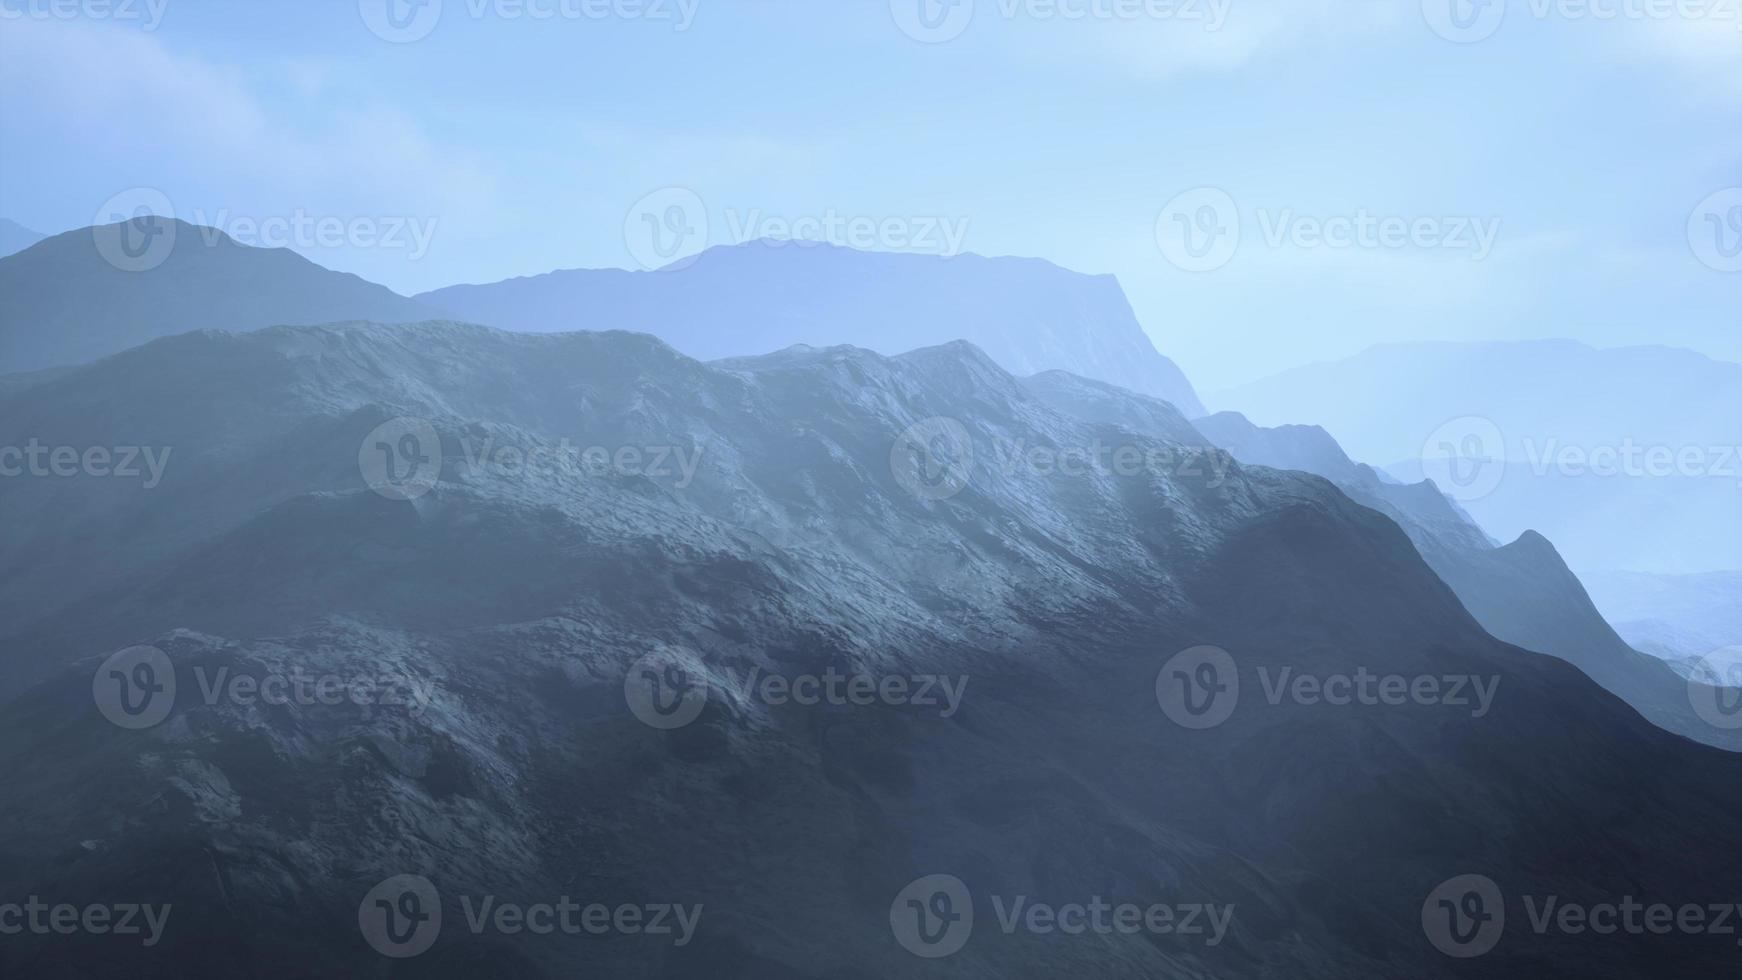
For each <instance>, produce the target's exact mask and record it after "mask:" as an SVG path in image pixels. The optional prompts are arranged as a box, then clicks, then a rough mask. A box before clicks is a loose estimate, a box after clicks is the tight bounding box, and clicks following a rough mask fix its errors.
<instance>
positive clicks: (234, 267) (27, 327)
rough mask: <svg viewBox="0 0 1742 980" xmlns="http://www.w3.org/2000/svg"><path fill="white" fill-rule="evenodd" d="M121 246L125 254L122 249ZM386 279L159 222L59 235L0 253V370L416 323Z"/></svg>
mask: <svg viewBox="0 0 1742 980" xmlns="http://www.w3.org/2000/svg"><path fill="white" fill-rule="evenodd" d="M129 253H134V254H132V255H131V256H130V254H129ZM430 315H431V314H430V311H429V310H428V309H426V308H424V307H422V306H419V305H418V304H417V303H415V302H413V301H411V300H409V299H406V298H405V297H403V296H400V295H399V294H397V293H395V292H393V291H392V290H390V289H388V288H387V287H385V286H378V285H376V284H374V283H371V282H368V281H365V280H363V279H361V278H359V277H357V276H354V275H350V274H348V273H342V272H333V271H331V270H328V269H324V268H322V267H320V266H318V265H316V264H314V263H313V262H310V261H309V260H307V259H305V258H303V257H302V256H300V255H298V254H296V253H295V252H294V251H291V250H290V249H284V248H256V247H253V246H249V245H243V244H241V243H239V242H237V241H235V240H234V239H232V238H230V237H229V236H228V235H226V234H224V233H223V232H221V231H219V230H217V229H213V228H205V227H199V226H195V225H191V224H188V223H187V222H185V221H178V220H174V219H168V218H157V217H152V218H137V219H131V220H129V221H125V222H120V223H117V224H113V225H103V226H99V227H95V228H84V229H79V230H76V231H69V232H66V233H64V234H60V235H55V236H53V237H51V238H46V239H43V240H42V241H39V242H37V243H35V244H33V245H31V246H30V247H28V248H25V249H24V250H22V251H20V252H18V253H17V254H15V255H9V256H7V257H5V258H0V373H11V372H21V371H34V370H39V369H43V368H51V367H61V366H67V365H73V364H82V363H85V362H88V361H91V360H94V359H96V358H99V357H105V356H107V355H110V354H114V353H117V352H119V351H122V350H126V349H127V348H129V347H134V346H137V345H139V344H142V343H144V342H146V341H148V340H152V339H155V338H157V337H164V336H169V335H172V334H179V333H186V332H187V331H189V330H202V329H223V330H255V329H258V328H261V327H268V326H273V325H277V324H316V323H330V322H334V321H343V320H352V319H359V318H365V319H370V320H375V321H380V322H385V323H400V322H412V321H417V320H426V319H429V317H430Z"/></svg>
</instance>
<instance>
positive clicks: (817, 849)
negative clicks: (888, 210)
mask: <svg viewBox="0 0 1742 980" xmlns="http://www.w3.org/2000/svg"><path fill="white" fill-rule="evenodd" d="M1112 411H1113V414H1112V415H1111V416H1108V417H1106V418H1104V419H1101V420H1095V419H1091V418H1088V417H1085V416H1084V415H1082V414H1073V413H1070V412H1066V411H1061V410H1059V408H1057V407H1054V399H1053V398H1044V399H1043V398H1042V397H1041V395H1040V394H1037V393H1036V390H1035V388H1034V387H1033V385H1032V384H1024V383H1021V382H1018V381H1016V380H1015V379H1014V378H1012V377H1011V375H1009V374H1007V373H1006V372H1005V371H1003V370H1002V369H1000V368H999V367H997V366H995V365H994V364H993V363H992V362H991V361H990V360H989V359H988V358H987V357H986V356H984V355H983V354H981V353H980V352H979V351H978V350H976V349H975V348H973V347H971V346H968V345H966V344H951V345H947V346H944V347H938V348H931V349H924V350H918V351H914V352H912V353H908V354H904V355H901V356H897V357H883V356H879V355H876V354H872V353H870V352H867V351H864V350H858V349H852V348H830V349H823V350H817V349H792V350H786V351H782V352H780V353H777V354H772V355H768V356H764V357H755V358H746V359H741V360H734V361H728V362H720V363H715V364H703V363H699V362H696V361H693V360H690V359H688V358H686V357H684V356H681V355H679V354H678V353H676V352H675V351H673V350H672V349H671V348H669V347H667V346H665V345H664V344H662V343H660V342H658V341H655V340H653V339H651V338H649V337H645V336H639V335H632V334H624V333H566V334H549V335H530V334H509V333H502V332H497V331H494V330H489V329H483V328H478V327H470V326H463V325H457V324H451V323H427V324H420V325H413V326H395V327H383V326H378V325H348V326H332V327H298V328H272V329H266V330H261V331H258V332H254V333H246V334H226V333H212V332H201V333H193V334H188V335H184V336H178V337H173V338H169V339H164V340H159V341H156V342H154V343H151V344H148V345H146V346H144V347H140V348H138V349H134V350H130V351H127V352H125V353H122V354H120V355H117V356H115V357H111V358H108V359H105V360H102V361H99V362H97V363H94V364H91V365H88V366H85V367H81V368H78V369H75V370H71V371H62V372H51V373H47V374H43V375H36V376H32V377H30V378H24V379H13V381H12V383H10V384H8V385H6V386H0V445H26V444H28V442H29V441H30V440H31V439H35V440H38V441H39V442H40V444H42V445H44V446H48V447H59V446H69V447H81V448H85V449H88V448H89V447H92V446H101V447H105V448H108V449H111V450H114V449H120V448H124V447H136V448H143V447H150V448H152V449H153V452H154V454H155V455H154V456H153V457H152V458H155V459H158V460H159V461H160V462H161V463H162V465H161V467H160V469H159V470H158V471H157V477H158V478H157V479H156V480H155V482H153V484H152V485H151V486H150V487H149V488H147V487H146V486H145V485H144V484H145V483H146V482H147V481H148V480H149V479H150V477H149V475H147V476H141V477H137V478H135V477H125V476H121V475H119V474H112V475H109V476H104V477H94V476H92V475H91V470H92V469H93V466H92V464H89V463H88V462H84V460H85V457H84V456H81V457H80V458H81V464H80V465H81V467H82V469H81V473H82V474H83V475H80V476H70V477H58V476H55V475H53V474H52V471H50V472H48V473H46V474H45V475H40V476H35V477H32V478H21V479H9V480H6V481H0V508H3V509H4V511H5V513H6V514H7V515H8V521H7V522H6V523H5V525H4V529H3V530H0V594H3V595H4V596H5V597H6V607H5V608H4V610H0V611H3V612H4V613H5V615H4V618H3V619H0V622H4V623H6V624H8V625H7V633H6V635H4V636H3V637H0V646H3V647H4V649H5V650H7V651H8V654H9V657H10V665H11V667H12V668H13V669H11V670H9V671H6V672H5V673H4V675H3V679H0V683H3V684H4V687H0V699H4V700H3V701H0V729H3V731H0V764H3V765H4V771H5V772H6V773H7V781H8V786H7V792H6V805H5V806H4V807H0V896H21V897H23V896H38V897H40V899H41V900H42V901H43V902H47V903H51V904H52V903H57V902H61V903H71V904H74V905H85V904H87V903H94V902H107V903H144V904H150V905H156V906H161V905H162V904H168V905H169V906H170V911H169V913H168V916H167V918H166V919H165V920H164V921H163V923H162V925H163V928H162V929H161V931H160V932H159V933H158V934H157V935H156V936H155V940H156V941H155V943H154V944H153V945H150V946H147V945H145V943H144V941H143V940H142V939H140V938H138V937H136V936H119V935H111V934H102V935H98V934H94V933H93V932H91V931H90V930H82V931H80V932H79V933H78V934H76V935H70V936H64V935H57V934H48V935H38V934H25V935H22V936H7V937H5V939H4V941H0V974H3V975H6V976H79V977H107V976H126V977H170V976H175V977H238V976H249V977H309V976H375V977H401V976H404V977H411V976H417V977H456V978H458V977H465V978H476V977H497V976H500V977H541V976H550V977H557V976H563V977H570V976H577V975H590V976H655V977H696V978H703V977H707V978H714V977H757V978H788V977H790V978H798V977H817V978H824V977H827V978H886V977H913V978H921V977H943V976H950V977H986V978H992V977H1057V976H1084V977H1133V978H1135V977H1158V976H1169V977H1172V976H1177V977H1204V978H1208V977H1215V978H1278V980H1281V978H1289V980H1295V978H1307V977H1310V978H1370V977H1399V978H1404V977H1407V978H1452V977H1517V978H1532V980H1544V978H1574V977H1578V978H1590V977H1599V978H1624V977H1625V978H1634V977H1642V976H1664V977H1705V976H1714V977H1715V976H1723V975H1726V974H1727V973H1728V972H1731V971H1733V970H1734V967H1735V964H1736V963H1737V955H1738V949H1737V945H1736V937H1735V936H1734V935H1733V934H1715V931H1716V930H1715V928H1714V929H1713V930H1707V929H1704V928H1702V929H1700V930H1697V931H1696V930H1694V929H1692V928H1691V927H1689V926H1687V925H1686V923H1687V922H1691V921H1692V920H1691V919H1685V918H1678V919H1675V920H1674V921H1675V922H1676V923H1678V924H1677V925H1676V926H1674V927H1672V928H1671V929H1670V930H1669V931H1668V932H1664V931H1662V930H1658V931H1652V930H1651V929H1646V928H1643V927H1641V928H1639V929H1637V930H1629V929H1625V928H1618V929H1615V930H1612V931H1604V932H1597V931H1593V930H1591V929H1589V928H1578V926H1580V925H1581V924H1582V923H1583V922H1584V921H1585V920H1581V919H1578V915H1579V914H1585V915H1590V914H1596V915H1597V916H1598V919H1599V920H1602V917H1603V913H1602V912H1601V911H1600V910H1601V909H1602V908H1603V907H1605V906H1608V905H1614V906H1617V907H1619V906H1623V905H1628V907H1631V905H1629V903H1645V904H1646V905H1656V904H1662V905H1665V906H1669V907H1673V908H1675V909H1680V908H1682V907H1684V906H1696V905H1697V906H1699V907H1700V908H1701V909H1707V908H1710V907H1712V906H1717V905H1721V904H1725V903H1733V902H1735V901H1737V900H1739V897H1742V896H1738V894H1737V888H1738V885H1739V883H1742V854H1739V853H1738V852H1737V849H1736V848H1735V841H1736V839H1737V836H1738V820H1739V817H1738V814H1742V757H1738V756H1736V755H1734V754H1730V753H1727V752H1724V751H1721V750H1719V749H1715V748H1712V747H1709V746H1705V745H1701V744H1697V743H1695V742H1693V741H1690V740H1689V739H1686V738H1683V737H1679V736H1677V735H1674V734H1671V733H1668V732H1665V731H1662V730H1660V729H1659V728H1657V727H1654V726H1653V725H1651V724H1649V723H1647V722H1646V721H1645V720H1644V719H1642V718H1641V717H1640V716H1639V715H1638V714H1637V713H1635V712H1634V711H1633V710H1632V709H1631V708H1629V707H1628V706H1627V705H1626V704H1624V703H1623V702H1622V701H1620V700H1619V699H1617V698H1615V697H1613V696H1611V695H1610V694H1608V693H1606V692H1604V691H1603V690H1602V689H1601V688H1600V687H1598V686H1597V685H1596V684H1594V683H1592V682H1591V681H1589V680H1588V679H1587V678H1586V677H1585V676H1584V675H1583V674H1581V673H1580V671H1579V670H1577V669H1575V668H1574V667H1573V666H1571V665H1569V664H1567V663H1565V662H1563V661H1562V660H1560V659H1557V658H1555V657H1551V656H1546V655H1543V654H1540V653H1535V652H1531V651H1528V650H1525V649H1522V648H1520V647H1517V646H1513V645H1509V644H1507V643H1504V642H1501V641H1500V640H1497V639H1495V638H1494V637H1493V636H1491V635H1490V634H1489V633H1488V632H1487V631H1485V630H1484V629H1483V628H1482V627H1481V625H1480V624H1479V623H1478V622H1477V620H1476V619H1475V618H1473V617H1472V616H1471V614H1470V613H1469V612H1467V611H1466V609H1465V605H1464V603H1461V602H1460V600H1459V598H1458V596H1457V595H1456V594H1454V592H1453V590H1452V589H1451V588H1449V587H1448V586H1447V585H1446V584H1444V582H1442V580H1441V579H1440V577H1438V576H1436V575H1435V573H1434V571H1433V570H1432V568H1430V567H1429V564H1428V563H1427V562H1426V561H1424V560H1423V558H1422V557H1421V555H1420V553H1418V550H1417V546H1416V544H1415V543H1413V542H1412V541H1411V539H1410V537H1409V536H1408V535H1407V534H1406V533H1405V532H1404V530H1402V529H1400V527H1399V526H1398V524H1397V523H1396V522H1395V521H1394V520H1393V519H1392V518H1390V517H1387V516H1386V515H1385V514H1382V513H1381V512H1379V511H1378V510H1375V509H1372V508H1370V507H1368V506H1364V505H1362V504H1359V503H1356V502H1354V501H1352V500H1351V499H1350V498H1349V496H1348V495H1346V494H1345V493H1344V492H1343V491H1340V490H1339V489H1337V487H1335V486H1334V485H1332V484H1331V483H1330V482H1327V481H1326V480H1324V479H1321V478H1318V477H1313V476H1308V475H1304V474H1299V473H1291V472H1284V471H1279V470H1273V469H1268V468H1264V467H1256V466H1246V465H1242V464H1239V463H1236V462H1234V461H1233V460H1231V459H1230V458H1229V456H1228V454H1227V453H1226V452H1224V451H1222V450H1218V449H1215V448H1214V447H1212V446H1211V445H1210V444H1209V442H1208V440H1205V439H1203V438H1202V437H1201V436H1199V435H1197V434H1196V432H1195V431H1194V430H1193V429H1191V427H1190V426H1188V425H1187V424H1186V423H1185V421H1184V419H1183V418H1182V417H1180V416H1179V415H1178V414H1177V413H1174V412H1172V410H1171V409H1170V408H1168V406H1166V405H1165V404H1163V403H1161V402H1157V401H1135V402H1132V403H1129V404H1125V405H1122V406H1120V405H1115V406H1114V408H1113V410H1112ZM595 449H596V450H598V451H597V452H595V451H594V450H595ZM166 451H167V452H168V456H167V459H166V458H165V456H164V453H165V452H166ZM1134 460H1135V461H1136V462H1133V461H1134ZM45 465H46V464H45ZM140 469H141V471H142V472H144V473H147V474H149V472H150V470H149V468H147V467H146V466H145V465H144V464H141V467H140ZM136 645H147V646H148V647H149V648H150V649H147V650H143V651H141V650H136V649H133V648H134V647H135V646H136ZM1204 647H1214V648H1216V649H1215V650H1204V649H1201V648H1204ZM1284 671H1287V672H1288V673H1287V674H1286V675H1285V674H1284V673H1283V672H1284ZM752 672H759V673H752ZM747 675H749V676H752V677H753V678H754V677H761V678H764V679H766V678H767V677H769V676H773V677H774V678H775V679H776V681H777V683H773V684H768V683H760V682H755V681H753V682H752V683H749V684H745V683H743V678H745V677H746V676H747ZM238 676H242V677H246V678H248V679H249V680H250V683H249V684H243V685H240V686H238V685H236V684H233V683H231V682H232V681H234V680H235V678H236V677H238ZM829 678H835V679H836V680H834V681H830V680H829ZM842 678H846V679H848V680H845V681H842V680H840V679H842ZM1357 678H1366V680H1357ZM1392 678H1395V679H1396V681H1395V682H1393V681H1392V680H1391V679H1392ZM853 679H859V680H853ZM363 680H366V681H367V683H362V681H363ZM828 684H834V685H835V686H834V688H833V690H834V694H833V695H831V694H829V693H828V691H829V690H830V688H829V687H827V686H826V685H828ZM255 685H257V686H255ZM323 685H325V686H323ZM1398 685H1402V686H1401V687H1399V686H1398ZM273 691H276V692H278V693H277V694H276V695H274V696H272V697H270V698H268V697H267V693H268V692H273ZM806 691H809V692H810V696H809V697H808V698H807V697H805V695H804V692H806ZM855 691H856V692H857V693H853V692H855ZM1273 691H1274V693H1272V692H1273ZM1400 691H1401V692H1405V693H1401V694H1400V693H1399V692H1400ZM323 692H324V693H323ZM867 692H871V693H867ZM951 692H953V693H951ZM1337 692H1342V693H1341V695H1339V694H1338V693H1337ZM1361 692H1365V693H1364V694H1363V693H1361ZM1480 692H1486V693H1480ZM1345 695H1346V696H1345ZM1714 717H1719V716H1716V715H1714ZM404 876H413V877H404ZM932 876H949V877H948V878H937V877H932ZM1465 876H1480V880H1478V879H1476V878H1467V877H1465ZM1550 896H1553V899H1552V901H1553V903H1554V905H1553V909H1554V910H1555V911H1554V912H1553V913H1551V914H1547V915H1546V917H1545V916H1543V915H1542V914H1541V913H1542V909H1543V908H1544V907H1545V903H1547V902H1549V901H1550ZM20 900H22V899H20ZM486 903H488V905H487V907H488V909H489V910H490V911H487V912H485V911H480V909H482V908H485V907H486ZM1018 903H1020V904H1018ZM970 904H971V910H970ZM541 905H549V906H551V909H547V910H545V912H544V913H542V914H541V913H540V912H539V911H537V909H538V907H539V906H541ZM565 905H572V906H574V908H575V911H573V912H572V917H571V921H572V924H573V925H574V928H573V929H570V930H567V931H565V930H563V929H561V928H554V927H552V926H551V924H552V921H553V920H552V918H551V916H552V915H555V914H556V913H555V912H553V911H552V910H553V909H555V908H556V907H558V906H565ZM595 905H596V906H597V907H598V909H600V910H601V911H600V912H597V913H595V912H591V911H588V909H589V907H592V906H595ZM698 906H699V911H697V907H698ZM1568 906H1571V907H1573V908H1574V912H1573V913H1568V915H1569V916H1570V917H1562V916H1561V915H1560V912H1561V910H1564V909H1566V908H1567V907H1568ZM505 907H506V908H509V909H511V911H507V912H504V911H503V910H504V908H505ZM436 910H439V911H440V920H439V922H437V921H435V914H434V913H435V911H436ZM529 910H530V911H529ZM1593 910H1596V911H1595V912H1594V913H1593ZM680 913H681V914H680ZM1629 914H1630V916H1631V919H1632V920H1633V921H1643V920H1644V913H1642V912H1632V913H1629ZM686 917H687V918H686ZM656 921H657V923H658V924H659V926H660V927H661V928H663V929H664V930H665V931H656V930H655V929H654V928H653V927H654V925H655V923H656ZM1538 921H1540V922H1541V923H1542V924H1541V927H1540V929H1541V931H1539V927H1538V926H1537V922H1538ZM1654 921H1655V920H1654ZM1701 921H1702V922H1705V923H1707V924H1710V925H1713V926H1716V925H1717V923H1716V920H1715V917H1705V918H1702V920H1701ZM474 922H476V923H478V924H477V926H476V927H474V925H473V923H474ZM686 922H687V923H688V925H689V926H690V927H693V928H687V929H686V928H685V927H684V926H683V923H686ZM540 923H542V924H543V925H544V926H545V927H547V928H546V929H545V930H543V932H542V933H541V932H540V931H539V930H538V929H537V928H536V927H537V926H538V925H539V924H540ZM1218 923H1219V925H1217V924H1218ZM1729 924H1730V927H1731V928H1733V926H1734V919H1730V920H1729ZM545 933H548V934H545ZM946 953H947V954H948V955H938V954H946ZM388 954H391V955H388ZM407 954H417V955H407ZM1451 954H1458V955H1451ZM1476 954H1480V955H1476Z"/></svg>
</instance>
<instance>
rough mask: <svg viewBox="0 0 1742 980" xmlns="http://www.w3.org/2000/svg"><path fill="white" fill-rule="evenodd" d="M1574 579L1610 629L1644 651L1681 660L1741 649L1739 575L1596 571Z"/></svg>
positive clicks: (1741, 589) (1741, 576)
mask: <svg viewBox="0 0 1742 980" xmlns="http://www.w3.org/2000/svg"><path fill="white" fill-rule="evenodd" d="M1579 577H1580V578H1581V579H1583V580H1584V581H1585V584H1586V585H1587V586H1588V587H1589V588H1590V590H1591V598H1592V600H1593V601H1595V602H1596V603H1597V608H1599V609H1601V610H1603V614H1604V615H1605V616H1607V617H1608V618H1609V621H1610V622H1611V623H1614V624H1615V631H1616V632H1617V633H1620V634H1621V636H1622V637H1624V638H1625V639H1626V640H1627V642H1629V643H1631V644H1633V645H1634V646H1635V647H1637V648H1638V649H1640V650H1643V651H1645V652H1646V653H1650V654H1653V655H1655V656H1659V657H1663V658H1665V659H1674V660H1687V659H1690V658H1691V659H1699V658H1702V657H1705V656H1708V655H1710V654H1711V653H1713V652H1714V651H1716V650H1721V649H1724V648H1726V647H1737V648H1742V571H1732V572H1702V573H1699V574H1694V575H1653V574H1650V573H1647V572H1617V571H1602V572H1585V573H1582V574H1581V575H1580V576H1579Z"/></svg>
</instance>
